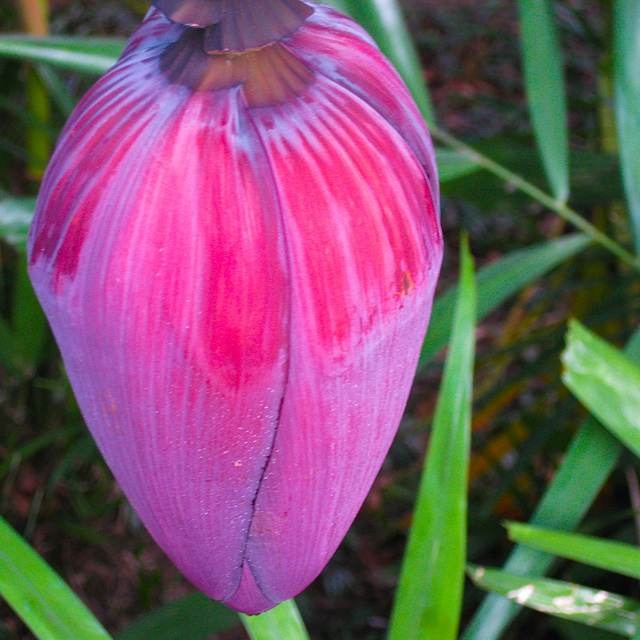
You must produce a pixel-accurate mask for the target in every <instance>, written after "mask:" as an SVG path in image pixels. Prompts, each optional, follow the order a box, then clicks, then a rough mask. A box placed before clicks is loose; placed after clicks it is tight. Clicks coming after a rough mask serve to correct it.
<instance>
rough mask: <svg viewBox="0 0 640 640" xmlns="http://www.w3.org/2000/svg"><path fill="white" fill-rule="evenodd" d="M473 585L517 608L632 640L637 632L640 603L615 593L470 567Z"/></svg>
mask: <svg viewBox="0 0 640 640" xmlns="http://www.w3.org/2000/svg"><path fill="white" fill-rule="evenodd" d="M469 576H470V577H471V579H472V580H473V582H474V583H475V584H476V585H477V586H479V587H481V588H483V589H486V590H488V591H493V592H494V593H497V594H500V595H501V596H503V597H505V598H508V599H509V600H512V601H514V602H517V603H518V604H520V605H524V606H526V607H529V608H531V609H536V610H537V611H543V612H544V613H548V614H550V615H553V616H558V617H559V618H564V619H566V620H573V621H574V622H580V623H582V624H585V625H588V626H589V627H595V628H597V629H606V630H607V631H613V632H615V633H618V634H620V635H622V636H625V637H627V638H632V637H633V636H634V635H635V634H636V633H637V631H638V619H639V615H640V602H637V601H635V600H632V599H631V598H624V597H622V596H619V595H617V594H615V593H610V592H608V591H602V590H600V589H590V588H589V587H583V586H580V585H576V584H571V583H569V582H561V581H560V580H549V579H545V578H534V577H531V576H522V575H517V574H515V573H508V572H506V571H497V570H495V569H485V568H483V567H473V568H471V570H470V571H469Z"/></svg>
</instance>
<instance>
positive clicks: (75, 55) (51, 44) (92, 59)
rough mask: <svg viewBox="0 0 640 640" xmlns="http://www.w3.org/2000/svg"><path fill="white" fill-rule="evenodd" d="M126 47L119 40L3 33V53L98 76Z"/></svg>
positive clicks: (122, 41)
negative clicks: (40, 36)
mask: <svg viewBox="0 0 640 640" xmlns="http://www.w3.org/2000/svg"><path fill="white" fill-rule="evenodd" d="M123 48H124V40H120V39H108V38H90V39H89V38H67V37H60V36H51V37H48V38H34V37H32V36H23V35H19V36H18V35H15V36H14V35H2V36H0V55H4V56H9V57H12V58H20V59H22V60H30V61H33V62H44V63H46V64H51V65H53V66H56V67H62V68H63V69H69V70H71V71H79V72H81V73H88V74H98V75H99V74H102V73H104V72H105V71H107V70H108V69H110V68H111V67H112V66H113V65H114V64H115V63H116V60H117V59H118V56H119V55H120V53H121V52H122V49H123Z"/></svg>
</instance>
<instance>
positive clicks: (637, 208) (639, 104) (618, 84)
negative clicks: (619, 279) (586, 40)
mask: <svg viewBox="0 0 640 640" xmlns="http://www.w3.org/2000/svg"><path fill="white" fill-rule="evenodd" d="M613 34H614V46H613V73H614V95H615V108H616V122H617V127H618V140H619V145H620V161H621V164H622V175H623V177H624V185H625V190H626V193H627V202H628V204H629V213H630V214H631V227H632V230H633V237H634V239H635V245H636V252H640V162H638V158H640V81H639V80H638V78H639V77H640V0H616V1H615V2H614V5H613Z"/></svg>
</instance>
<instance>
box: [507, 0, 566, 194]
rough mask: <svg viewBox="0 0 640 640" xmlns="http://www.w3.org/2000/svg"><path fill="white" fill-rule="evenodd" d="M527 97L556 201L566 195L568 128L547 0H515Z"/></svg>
mask: <svg viewBox="0 0 640 640" xmlns="http://www.w3.org/2000/svg"><path fill="white" fill-rule="evenodd" d="M518 6H519V9H520V27H521V41H522V56H523V62H524V77H525V84H526V89H527V98H528V103H529V108H530V110H531V119H532V121H533V128H534V131H535V135H536V139H537V141H538V148H539V149H540V155H541V156H542V161H543V164H544V167H545V171H546V174H547V179H548V181H549V184H550V186H551V191H552V193H553V195H554V196H555V198H556V199H557V200H559V201H560V202H566V200H567V198H568V196H569V132H568V125H567V99H566V95H565V87H564V78H563V69H562V55H561V51H560V44H559V41H558V33H557V29H556V25H555V23H554V17H553V12H552V7H551V4H550V2H549V0H519V1H518Z"/></svg>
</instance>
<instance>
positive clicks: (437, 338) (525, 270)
mask: <svg viewBox="0 0 640 640" xmlns="http://www.w3.org/2000/svg"><path fill="white" fill-rule="evenodd" d="M590 242H591V241H590V240H589V238H588V237H587V236H585V235H582V234H574V235H570V236H565V237H564V238H560V239H558V240H551V241H547V242H543V243H541V244H538V245H535V246H534V247H528V248H526V249H520V250H519V251H514V252H513V253H510V254H508V255H506V256H504V257H502V258H500V259H499V260H496V261H495V262H493V263H492V264H490V265H488V266H486V267H483V268H482V269H480V270H479V271H478V277H477V281H478V320H482V318H484V317H485V316H486V315H488V314H489V313H491V312H492V311H493V310H494V309H495V308H496V307H498V305H500V304H502V303H503V302H504V301H505V300H507V298H509V296H512V295H513V294H515V293H517V292H518V291H520V290H521V289H523V288H524V287H526V286H527V285H529V284H531V283H532V282H534V281H535V280H536V279H537V278H539V277H541V276H543V275H544V274H545V273H547V272H548V271H550V270H551V269H553V267H555V266H557V265H558V264H560V263H561V262H563V261H564V260H567V259H568V258H570V257H571V256H573V255H575V254H576V253H578V252H579V251H582V250H583V249H584V248H586V247H587V246H588V245H589V243H590ZM456 295H457V287H452V288H451V289H449V290H448V291H446V292H445V293H443V294H442V295H440V296H439V297H438V298H437V300H436V301H435V303H434V305H433V312H432V314H431V323H430V324H429V331H428V332H427V337H426V339H425V342H424V345H423V347H422V353H421V354H420V364H419V366H424V365H425V364H427V362H428V361H429V360H430V359H431V358H432V357H433V356H434V355H435V354H436V353H438V351H440V349H442V348H443V347H444V346H445V345H446V344H447V340H448V339H449V333H450V331H451V323H452V320H453V309H454V305H455V300H456Z"/></svg>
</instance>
